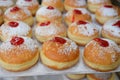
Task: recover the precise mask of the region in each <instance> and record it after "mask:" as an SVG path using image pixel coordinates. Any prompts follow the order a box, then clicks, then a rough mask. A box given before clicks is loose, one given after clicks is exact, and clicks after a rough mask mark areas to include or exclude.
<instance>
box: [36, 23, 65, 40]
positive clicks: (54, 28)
mask: <svg viewBox="0 0 120 80" xmlns="http://www.w3.org/2000/svg"><path fill="white" fill-rule="evenodd" d="M56 35H59V36H62V37H66V27H65V26H64V24H62V23H53V22H50V21H47V22H44V23H38V24H37V25H36V27H35V36H36V38H37V40H38V41H40V42H45V41H47V40H49V39H51V38H52V37H54V36H56Z"/></svg>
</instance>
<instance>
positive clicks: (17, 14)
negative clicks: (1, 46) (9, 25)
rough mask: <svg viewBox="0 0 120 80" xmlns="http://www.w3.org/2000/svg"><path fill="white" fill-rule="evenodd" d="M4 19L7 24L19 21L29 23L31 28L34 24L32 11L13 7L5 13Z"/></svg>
mask: <svg viewBox="0 0 120 80" xmlns="http://www.w3.org/2000/svg"><path fill="white" fill-rule="evenodd" d="M3 17H4V18H3V19H4V21H5V22H8V21H14V20H17V21H23V22H25V23H27V24H28V25H29V26H32V25H33V22H34V21H33V17H32V15H31V13H30V11H29V10H28V9H26V8H21V7H18V6H13V7H10V8H8V9H7V10H6V11H5V13H4V16H3Z"/></svg>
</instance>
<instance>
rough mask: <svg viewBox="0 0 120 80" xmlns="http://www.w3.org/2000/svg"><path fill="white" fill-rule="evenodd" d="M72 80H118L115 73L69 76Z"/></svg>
mask: <svg viewBox="0 0 120 80" xmlns="http://www.w3.org/2000/svg"><path fill="white" fill-rule="evenodd" d="M66 76H67V77H68V78H69V79H70V80H81V79H83V78H85V77H87V80H116V77H115V73H96V74H95V73H94V74H67V75H66Z"/></svg>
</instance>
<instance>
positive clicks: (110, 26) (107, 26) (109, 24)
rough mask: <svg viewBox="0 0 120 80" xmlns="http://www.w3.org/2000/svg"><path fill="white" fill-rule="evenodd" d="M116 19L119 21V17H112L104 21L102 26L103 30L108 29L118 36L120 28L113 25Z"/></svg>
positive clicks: (119, 35)
mask: <svg viewBox="0 0 120 80" xmlns="http://www.w3.org/2000/svg"><path fill="white" fill-rule="evenodd" d="M117 21H120V19H113V20H110V21H108V22H107V23H105V25H104V26H103V30H105V31H108V32H109V33H111V34H112V35H114V36H116V37H119V38H120V28H119V27H118V26H113V24H115V23H116V22H117Z"/></svg>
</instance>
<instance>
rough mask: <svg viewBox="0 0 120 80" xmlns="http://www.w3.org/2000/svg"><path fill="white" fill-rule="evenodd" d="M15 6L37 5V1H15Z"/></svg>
mask: <svg viewBox="0 0 120 80" xmlns="http://www.w3.org/2000/svg"><path fill="white" fill-rule="evenodd" d="M16 4H17V5H18V6H22V7H28V6H33V5H38V2H37V0H31V1H25V0H17V2H16Z"/></svg>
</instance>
